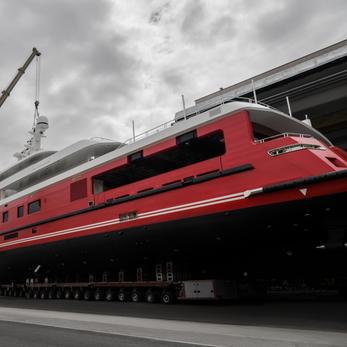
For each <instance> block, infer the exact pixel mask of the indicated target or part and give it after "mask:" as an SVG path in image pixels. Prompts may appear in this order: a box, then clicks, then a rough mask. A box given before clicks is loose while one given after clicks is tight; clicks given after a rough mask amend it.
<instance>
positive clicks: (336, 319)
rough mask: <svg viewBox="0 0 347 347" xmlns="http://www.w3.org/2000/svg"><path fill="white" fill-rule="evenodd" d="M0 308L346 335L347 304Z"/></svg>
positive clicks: (27, 303) (36, 304)
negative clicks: (309, 330) (329, 332)
mask: <svg viewBox="0 0 347 347" xmlns="http://www.w3.org/2000/svg"><path fill="white" fill-rule="evenodd" d="M0 307H13V308H27V309H37V310H52V311H59V312H65V311H66V312H75V313H92V314H101V315H117V316H125V317H138V318H153V319H165V320H179V321H194V322H205V323H217V324H235V325H252V326H266V327H279V328H294V329H313V330H320V331H322V330H327V331H340V332H347V313H346V312H347V301H318V302H315V301H302V302H300V301H282V302H266V303H264V304H250V303H248V304H240V303H239V304H220V305H215V304H201V303H200V304H176V305H162V304H146V303H131V302H128V303H120V302H95V301H87V302H86V301H75V300H34V299H31V300H26V299H23V298H11V297H0Z"/></svg>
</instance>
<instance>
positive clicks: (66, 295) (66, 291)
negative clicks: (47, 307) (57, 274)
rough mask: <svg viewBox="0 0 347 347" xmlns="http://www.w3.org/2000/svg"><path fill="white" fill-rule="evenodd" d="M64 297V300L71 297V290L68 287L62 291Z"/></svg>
mask: <svg viewBox="0 0 347 347" xmlns="http://www.w3.org/2000/svg"><path fill="white" fill-rule="evenodd" d="M64 299H65V300H70V299H72V291H71V290H70V289H65V291H64Z"/></svg>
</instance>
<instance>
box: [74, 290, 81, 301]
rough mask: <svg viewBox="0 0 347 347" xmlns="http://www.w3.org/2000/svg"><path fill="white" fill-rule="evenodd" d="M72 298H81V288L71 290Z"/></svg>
mask: <svg viewBox="0 0 347 347" xmlns="http://www.w3.org/2000/svg"><path fill="white" fill-rule="evenodd" d="M73 298H74V299H75V300H81V298H82V293H81V290H80V289H75V290H74V292H73Z"/></svg>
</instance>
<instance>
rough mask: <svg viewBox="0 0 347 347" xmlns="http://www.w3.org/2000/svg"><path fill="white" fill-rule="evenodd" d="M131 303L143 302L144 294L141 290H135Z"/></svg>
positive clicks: (132, 293)
mask: <svg viewBox="0 0 347 347" xmlns="http://www.w3.org/2000/svg"><path fill="white" fill-rule="evenodd" d="M130 297H131V301H132V302H140V301H142V293H141V292H140V290H139V289H133V291H132V292H131V295H130Z"/></svg>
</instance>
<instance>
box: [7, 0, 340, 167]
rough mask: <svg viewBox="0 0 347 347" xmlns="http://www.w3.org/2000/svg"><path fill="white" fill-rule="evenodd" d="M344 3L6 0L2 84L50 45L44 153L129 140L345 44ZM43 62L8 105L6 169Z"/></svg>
mask: <svg viewBox="0 0 347 347" xmlns="http://www.w3.org/2000/svg"><path fill="white" fill-rule="evenodd" d="M346 14H347V1H346V0H330V1H326V0H213V1H212V0H175V1H171V0H169V1H167V0H163V1H162V0H113V1H111V0H94V1H92V0H50V1H47V0H11V1H6V0H0V29H1V30H0V47H1V55H0V88H1V90H2V89H5V88H6V87H7V85H8V83H9V82H10V80H11V78H12V77H13V76H14V75H15V73H16V69H17V68H18V67H19V66H21V65H22V64H23V63H24V61H25V59H26V58H27V56H28V55H29V54H30V53H31V50H32V47H34V46H35V47H37V48H38V49H39V50H40V51H41V52H42V58H41V59H42V60H41V95H40V102H41V105H40V113H41V114H42V115H45V116H47V117H48V118H49V120H50V129H49V130H48V131H47V135H48V137H47V139H45V140H44V146H45V148H46V149H61V148H63V147H65V146H68V145H70V144H71V143H73V142H75V141H78V140H80V139H83V138H91V137H95V136H101V137H106V138H112V139H116V140H123V141H124V140H125V139H127V138H129V137H131V120H132V119H134V120H135V124H136V131H137V132H141V131H144V130H146V129H149V128H151V127H153V126H155V125H158V124H160V123H163V122H165V121H168V120H170V119H171V118H173V116H174V113H175V112H176V111H178V110H179V109H181V94H184V95H185V97H186V103H187V106H190V105H192V104H193V103H194V100H195V99H197V98H200V97H202V96H204V95H206V94H209V93H212V92H214V91H216V90H218V89H219V88H220V87H227V86H229V85H232V84H234V83H237V82H239V81H242V80H244V79H246V78H249V77H252V76H254V75H256V74H259V73H262V72H264V71H267V70H269V69H271V68H274V67H276V66H278V65H281V64H284V63H286V62H289V61H291V60H293V59H296V58H299V57H301V56H303V55H305V54H308V53H311V52H313V51H315V50H318V49H321V48H323V47H326V46H328V45H331V44H334V43H336V42H338V41H341V40H343V39H346V36H347V35H346V33H347V21H346ZM34 95H35V64H34V63H33V64H32V65H31V66H30V67H29V68H28V70H27V72H26V74H25V75H24V76H23V77H22V79H21V80H20V82H19V83H18V84H17V86H16V87H15V89H14V91H13V92H12V94H11V96H10V97H9V98H8V99H7V101H6V102H5V104H4V105H3V107H2V108H1V109H0V117H1V119H0V122H1V132H0V141H1V148H0V151H1V152H0V166H1V167H0V171H1V170H2V169H3V168H4V165H8V164H9V163H11V162H13V161H14V160H15V159H14V158H11V156H12V154H13V153H15V152H16V151H20V150H22V148H23V145H24V143H25V141H26V140H27V139H28V136H29V135H28V133H27V132H28V131H29V130H30V128H31V125H32V119H33V114H34Z"/></svg>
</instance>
